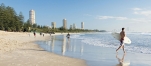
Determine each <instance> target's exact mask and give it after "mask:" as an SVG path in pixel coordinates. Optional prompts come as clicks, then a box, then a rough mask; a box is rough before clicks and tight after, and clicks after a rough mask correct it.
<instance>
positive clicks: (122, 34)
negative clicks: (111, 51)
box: [116, 28, 125, 53]
mask: <svg viewBox="0 0 151 66" xmlns="http://www.w3.org/2000/svg"><path fill="white" fill-rule="evenodd" d="M120 35H121V40H120V42H121V43H120V46H119V48H118V49H117V50H116V52H117V51H118V50H119V49H120V48H121V47H122V48H123V52H124V53H125V49H124V37H125V31H124V28H122V31H121V32H120Z"/></svg>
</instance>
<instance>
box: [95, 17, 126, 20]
mask: <svg viewBox="0 0 151 66" xmlns="http://www.w3.org/2000/svg"><path fill="white" fill-rule="evenodd" d="M97 19H101V20H103V19H116V20H126V19H127V17H114V16H98V17H97Z"/></svg>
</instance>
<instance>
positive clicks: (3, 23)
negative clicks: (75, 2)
mask: <svg viewBox="0 0 151 66" xmlns="http://www.w3.org/2000/svg"><path fill="white" fill-rule="evenodd" d="M0 30H4V31H10V32H30V31H36V32H44V33H50V32H92V31H94V30H88V29H85V30H82V29H74V30H73V29H63V27H60V28H49V27H48V26H42V25H37V24H33V25H31V24H30V21H29V20H27V21H26V22H25V21H24V16H23V14H22V12H20V13H19V14H17V13H16V12H15V10H14V9H13V8H12V7H10V6H5V5H4V4H3V3H2V4H0Z"/></svg>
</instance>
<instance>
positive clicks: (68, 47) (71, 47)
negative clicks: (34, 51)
mask: <svg viewBox="0 0 151 66" xmlns="http://www.w3.org/2000/svg"><path fill="white" fill-rule="evenodd" d="M55 38H57V37H55V36H51V39H50V40H49V41H46V44H47V45H48V47H47V49H49V50H50V51H51V52H54V49H55V40H56V39H55ZM71 41H72V44H71V43H70V42H71ZM76 41H77V40H75V39H74V40H71V39H67V37H66V36H65V35H63V40H62V41H61V42H62V45H61V47H60V48H61V53H62V55H65V53H66V52H67V51H69V52H70V51H71V52H76V51H77V50H78V49H77V47H76V45H77V44H76ZM78 45H79V46H80V48H79V49H80V54H81V55H83V44H82V42H81V43H80V44H78Z"/></svg>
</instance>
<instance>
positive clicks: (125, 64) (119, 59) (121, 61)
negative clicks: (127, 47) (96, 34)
mask: <svg viewBox="0 0 151 66" xmlns="http://www.w3.org/2000/svg"><path fill="white" fill-rule="evenodd" d="M125 55H126V54H123V57H122V58H119V57H118V54H116V58H117V60H118V62H119V63H118V64H117V65H116V66H129V65H130V63H129V62H128V63H127V62H124V58H125Z"/></svg>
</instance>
